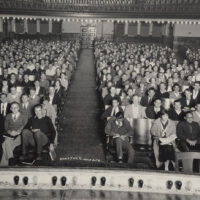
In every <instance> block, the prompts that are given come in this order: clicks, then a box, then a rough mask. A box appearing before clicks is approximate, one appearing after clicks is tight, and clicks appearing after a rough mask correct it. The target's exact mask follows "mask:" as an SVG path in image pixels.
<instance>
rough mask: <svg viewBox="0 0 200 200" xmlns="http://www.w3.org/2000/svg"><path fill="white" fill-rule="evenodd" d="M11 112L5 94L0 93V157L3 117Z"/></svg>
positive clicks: (3, 129)
mask: <svg viewBox="0 0 200 200" xmlns="http://www.w3.org/2000/svg"><path fill="white" fill-rule="evenodd" d="M9 113H11V111H10V104H9V103H8V102H7V95H6V94H5V93H2V94H1V102H0V159H1V156H2V147H1V144H2V143H3V141H4V138H3V133H5V125H4V123H5V118H6V115H7V114H9Z"/></svg>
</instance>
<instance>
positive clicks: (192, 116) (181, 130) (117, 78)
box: [94, 41, 200, 170]
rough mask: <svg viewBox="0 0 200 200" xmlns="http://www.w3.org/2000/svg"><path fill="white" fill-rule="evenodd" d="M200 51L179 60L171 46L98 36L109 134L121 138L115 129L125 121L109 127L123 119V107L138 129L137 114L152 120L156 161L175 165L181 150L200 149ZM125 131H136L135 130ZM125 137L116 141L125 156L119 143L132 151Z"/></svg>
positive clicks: (99, 70)
mask: <svg viewBox="0 0 200 200" xmlns="http://www.w3.org/2000/svg"><path fill="white" fill-rule="evenodd" d="M199 52H200V51H197V52H196V53H193V52H192V51H190V50H188V51H187V52H186V57H185V59H184V60H183V61H182V62H180V63H178V61H177V59H176V54H175V52H173V50H172V49H170V48H169V47H162V46H159V45H155V44H149V45H146V44H129V43H112V42H107V41H96V42H95V52H94V54H95V59H96V70H97V81H98V85H99V87H98V89H99V92H100V93H101V95H102V99H103V103H104V106H105V111H104V112H103V113H102V116H101V118H102V120H104V122H105V127H106V128H105V130H106V134H108V135H112V136H113V140H114V141H115V140H116V138H117V140H119V137H116V136H115V135H116V134H117V135H118V136H119V132H121V126H117V127H118V130H116V129H113V130H110V129H109V130H110V132H109V131H108V128H110V123H113V120H114V119H115V120H116V121H118V120H117V116H118V113H123V116H124V118H125V119H127V120H128V121H129V123H130V125H131V127H132V135H134V134H135V133H134V131H133V129H134V123H133V120H140V119H142V120H145V123H147V122H150V124H151V126H150V127H149V132H148V133H149V136H150V137H151V139H152V142H151V146H152V148H153V152H154V157H155V165H156V167H157V168H160V167H161V165H163V166H164V169H165V170H169V163H172V165H174V155H175V152H176V151H177V152H179V151H191V150H194V151H200V146H199V144H200V129H199V128H200V127H199V125H200V82H199V81H200V80H199V76H198V71H199V69H200V65H199V61H200V56H199ZM121 115H122V114H121ZM110 120H111V121H110ZM116 124H119V122H116ZM107 126H108V127H107ZM116 131H117V133H116ZM125 135H126V136H130V131H128V132H127V134H125ZM133 138H134V137H133ZM120 141H121V142H119V141H116V142H115V143H116V151H117V156H118V160H119V162H121V159H122V158H121V156H122V155H121V153H118V152H119V146H120V147H121V149H123V148H124V149H125V150H126V151H128V152H129V151H130V149H129V148H127V146H126V145H124V138H123V137H122V138H121V140H120ZM133 142H134V143H136V144H137V141H133ZM131 155H134V154H131ZM129 161H130V159H129Z"/></svg>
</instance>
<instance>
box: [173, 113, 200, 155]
mask: <svg viewBox="0 0 200 200" xmlns="http://www.w3.org/2000/svg"><path fill="white" fill-rule="evenodd" d="M176 132H177V137H178V139H179V142H178V148H179V150H180V151H184V152H188V151H200V144H199V141H200V126H199V124H198V123H197V122H195V121H194V120H193V114H192V112H187V113H186V116H185V121H181V122H179V124H178V125H177V128H176Z"/></svg>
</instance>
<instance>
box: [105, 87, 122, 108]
mask: <svg viewBox="0 0 200 200" xmlns="http://www.w3.org/2000/svg"><path fill="white" fill-rule="evenodd" d="M113 98H118V101H119V103H121V102H120V97H119V96H118V95H117V94H116V88H115V87H111V88H110V91H109V94H107V95H106V96H105V97H104V99H103V102H104V106H111V105H112V100H113Z"/></svg>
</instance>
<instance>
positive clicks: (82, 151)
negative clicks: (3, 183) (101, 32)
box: [57, 49, 105, 162]
mask: <svg viewBox="0 0 200 200" xmlns="http://www.w3.org/2000/svg"><path fill="white" fill-rule="evenodd" d="M95 88H96V81H95V67H94V59H93V51H92V49H83V50H82V51H81V54H80V58H79V62H78V66H77V69H76V71H75V74H74V77H73V80H72V82H71V85H70V87H69V91H68V95H67V99H66V102H65V106H64V110H63V116H64V118H63V119H61V124H62V127H63V129H64V130H63V134H60V135H59V136H58V142H59V145H58V147H57V153H58V159H59V160H60V161H61V160H70V157H73V158H72V159H75V160H76V158H77V157H78V158H79V159H80V160H90V159H95V160H98V161H101V162H104V161H105V155H104V150H103V145H102V141H101V140H102V139H101V136H100V134H102V133H101V128H100V121H99V115H100V112H101V111H100V102H99V99H98V95H97V93H96V91H95Z"/></svg>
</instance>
